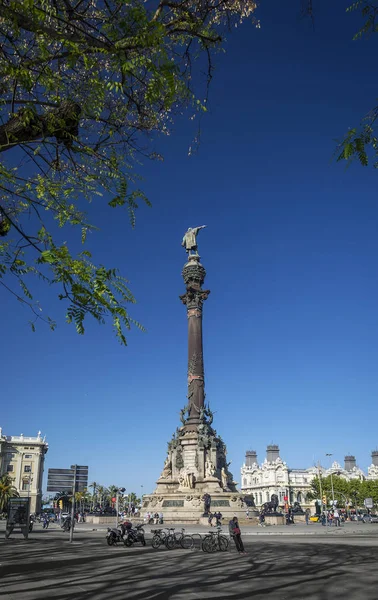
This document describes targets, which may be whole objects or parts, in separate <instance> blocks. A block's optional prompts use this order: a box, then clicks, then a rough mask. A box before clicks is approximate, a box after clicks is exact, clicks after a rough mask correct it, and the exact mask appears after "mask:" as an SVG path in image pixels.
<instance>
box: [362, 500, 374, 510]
mask: <svg viewBox="0 0 378 600" xmlns="http://www.w3.org/2000/svg"><path fill="white" fill-rule="evenodd" d="M364 504H365V506H366V508H373V506H374V502H373V498H365V500H364Z"/></svg>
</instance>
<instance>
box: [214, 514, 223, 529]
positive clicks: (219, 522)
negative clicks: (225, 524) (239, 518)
mask: <svg viewBox="0 0 378 600" xmlns="http://www.w3.org/2000/svg"><path fill="white" fill-rule="evenodd" d="M214 517H215V519H216V521H215V524H216V526H217V527H220V526H221V525H222V513H221V512H219V510H218V512H217V513H215V514H214Z"/></svg>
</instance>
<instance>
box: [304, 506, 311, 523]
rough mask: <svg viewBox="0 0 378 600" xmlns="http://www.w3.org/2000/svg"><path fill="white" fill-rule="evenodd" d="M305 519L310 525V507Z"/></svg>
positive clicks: (307, 509)
mask: <svg viewBox="0 0 378 600" xmlns="http://www.w3.org/2000/svg"><path fill="white" fill-rule="evenodd" d="M305 521H306V525H308V524H309V522H310V509H309V508H306V512H305Z"/></svg>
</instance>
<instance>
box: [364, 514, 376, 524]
mask: <svg viewBox="0 0 378 600" xmlns="http://www.w3.org/2000/svg"><path fill="white" fill-rule="evenodd" d="M362 522H363V523H378V515H367V514H366V515H363V517H362Z"/></svg>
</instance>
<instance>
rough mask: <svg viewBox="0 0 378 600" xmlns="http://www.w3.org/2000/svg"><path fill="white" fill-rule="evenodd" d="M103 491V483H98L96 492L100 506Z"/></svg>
mask: <svg viewBox="0 0 378 600" xmlns="http://www.w3.org/2000/svg"><path fill="white" fill-rule="evenodd" d="M104 493H105V488H104V486H103V485H98V486H97V494H98V499H99V501H100V506H102V501H103V497H104Z"/></svg>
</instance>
